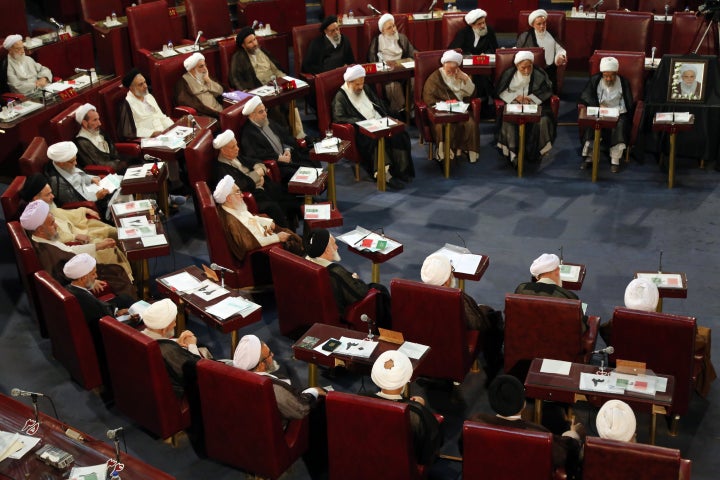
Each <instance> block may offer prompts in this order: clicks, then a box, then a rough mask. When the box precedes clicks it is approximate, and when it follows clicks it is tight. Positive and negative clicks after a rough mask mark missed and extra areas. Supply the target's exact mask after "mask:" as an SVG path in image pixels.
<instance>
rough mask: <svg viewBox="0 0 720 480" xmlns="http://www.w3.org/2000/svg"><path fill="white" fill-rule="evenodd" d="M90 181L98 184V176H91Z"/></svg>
mask: <svg viewBox="0 0 720 480" xmlns="http://www.w3.org/2000/svg"><path fill="white" fill-rule="evenodd" d="M90 181H91V182H92V183H93V184H95V185H100V177H92V178H91V179H90Z"/></svg>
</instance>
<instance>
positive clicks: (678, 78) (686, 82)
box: [667, 57, 708, 103]
mask: <svg viewBox="0 0 720 480" xmlns="http://www.w3.org/2000/svg"><path fill="white" fill-rule="evenodd" d="M707 71H708V60H707V59H698V58H682V57H680V58H673V59H672V60H671V61H670V74H669V75H670V78H669V79H668V92H667V101H668V102H675V103H704V102H705V91H706V88H705V87H706V85H705V83H706V82H705V77H706V76H707ZM691 72H692V73H691ZM690 80H692V82H690Z"/></svg>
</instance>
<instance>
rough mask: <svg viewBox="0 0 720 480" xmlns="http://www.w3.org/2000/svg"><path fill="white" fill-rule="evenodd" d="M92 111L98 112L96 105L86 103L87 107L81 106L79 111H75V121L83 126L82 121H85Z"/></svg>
mask: <svg viewBox="0 0 720 480" xmlns="http://www.w3.org/2000/svg"><path fill="white" fill-rule="evenodd" d="M90 110H95V111H96V112H97V108H95V105H93V104H91V103H86V104H85V105H80V106H79V107H78V108H77V110H75V121H76V122H77V123H78V124H79V125H82V121H83V120H85V116H86V115H87V114H88V112H89V111H90Z"/></svg>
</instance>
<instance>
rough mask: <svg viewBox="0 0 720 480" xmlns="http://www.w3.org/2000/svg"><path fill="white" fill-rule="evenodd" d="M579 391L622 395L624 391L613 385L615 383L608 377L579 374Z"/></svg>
mask: <svg viewBox="0 0 720 480" xmlns="http://www.w3.org/2000/svg"><path fill="white" fill-rule="evenodd" d="M580 390H586V391H590V392H608V393H614V394H617V395H622V394H624V393H625V390H624V389H623V388H621V387H618V386H617V385H615V381H614V379H613V378H611V377H610V376H609V375H595V374H592V373H581V374H580Z"/></svg>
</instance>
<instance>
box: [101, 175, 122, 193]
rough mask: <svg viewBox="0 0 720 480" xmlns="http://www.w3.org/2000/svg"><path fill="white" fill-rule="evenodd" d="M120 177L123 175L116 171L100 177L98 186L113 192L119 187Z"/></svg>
mask: <svg viewBox="0 0 720 480" xmlns="http://www.w3.org/2000/svg"><path fill="white" fill-rule="evenodd" d="M122 179H123V177H121V176H120V175H118V174H117V173H113V174H110V175H105V176H104V177H103V178H101V179H100V183H98V187H100V188H104V189H106V190H107V191H108V192H110V193H113V192H114V191H115V190H117V189H118V188H119V187H120V183H121V182H122Z"/></svg>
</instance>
